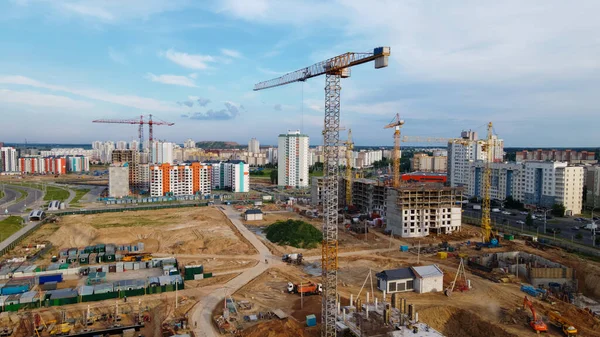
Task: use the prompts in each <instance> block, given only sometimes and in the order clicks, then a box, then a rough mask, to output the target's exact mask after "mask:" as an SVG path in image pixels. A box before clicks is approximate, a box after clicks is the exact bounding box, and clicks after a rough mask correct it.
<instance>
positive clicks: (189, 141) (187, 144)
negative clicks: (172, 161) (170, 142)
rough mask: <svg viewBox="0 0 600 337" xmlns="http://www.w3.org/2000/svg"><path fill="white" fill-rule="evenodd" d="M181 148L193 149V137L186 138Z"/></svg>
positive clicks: (194, 144)
mask: <svg viewBox="0 0 600 337" xmlns="http://www.w3.org/2000/svg"><path fill="white" fill-rule="evenodd" d="M183 148H185V149H195V148H196V142H195V141H194V140H193V139H191V138H188V139H187V140H186V141H185V142H183Z"/></svg>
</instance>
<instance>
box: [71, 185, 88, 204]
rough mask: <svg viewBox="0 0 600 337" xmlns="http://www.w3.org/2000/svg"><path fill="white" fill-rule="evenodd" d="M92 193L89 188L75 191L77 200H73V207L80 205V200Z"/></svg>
mask: <svg viewBox="0 0 600 337" xmlns="http://www.w3.org/2000/svg"><path fill="white" fill-rule="evenodd" d="M89 191H90V189H89V188H80V189H77V190H75V198H73V200H71V206H74V205H79V204H78V202H79V200H80V199H81V198H82V197H83V196H84V195H86V194H87V193H88V192H89Z"/></svg>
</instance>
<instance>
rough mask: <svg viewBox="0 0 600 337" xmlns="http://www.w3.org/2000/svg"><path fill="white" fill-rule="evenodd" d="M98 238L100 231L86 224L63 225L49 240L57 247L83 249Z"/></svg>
mask: <svg viewBox="0 0 600 337" xmlns="http://www.w3.org/2000/svg"><path fill="white" fill-rule="evenodd" d="M97 237H98V230H97V229H95V228H94V227H92V226H90V225H88V224H85V223H68V224H63V225H61V226H60V227H59V229H58V230H57V231H56V232H54V234H52V235H51V236H50V238H49V240H50V242H52V244H53V245H54V246H56V247H61V248H65V247H82V246H87V245H89V244H90V243H91V242H92V241H94V240H95V239H96V238H97Z"/></svg>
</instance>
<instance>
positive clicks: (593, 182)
mask: <svg viewBox="0 0 600 337" xmlns="http://www.w3.org/2000/svg"><path fill="white" fill-rule="evenodd" d="M585 186H586V188H587V195H586V200H585V207H586V208H588V209H594V208H598V212H599V213H600V166H588V167H586V176H585Z"/></svg>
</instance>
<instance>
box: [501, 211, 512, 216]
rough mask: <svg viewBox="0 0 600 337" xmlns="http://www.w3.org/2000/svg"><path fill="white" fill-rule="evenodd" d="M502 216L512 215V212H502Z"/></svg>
mask: <svg viewBox="0 0 600 337" xmlns="http://www.w3.org/2000/svg"><path fill="white" fill-rule="evenodd" d="M502 214H504V215H510V212H507V211H502Z"/></svg>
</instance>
